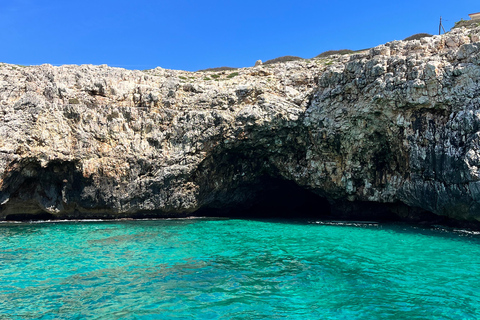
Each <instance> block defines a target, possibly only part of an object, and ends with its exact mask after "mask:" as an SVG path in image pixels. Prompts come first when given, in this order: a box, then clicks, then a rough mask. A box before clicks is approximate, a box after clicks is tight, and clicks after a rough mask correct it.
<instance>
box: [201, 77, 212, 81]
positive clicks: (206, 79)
mask: <svg viewBox="0 0 480 320" xmlns="http://www.w3.org/2000/svg"><path fill="white" fill-rule="evenodd" d="M203 80H205V81H208V80H212V78H209V77H205V78H203Z"/></svg>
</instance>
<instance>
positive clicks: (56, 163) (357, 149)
mask: <svg viewBox="0 0 480 320" xmlns="http://www.w3.org/2000/svg"><path fill="white" fill-rule="evenodd" d="M479 34H480V29H478V28H477V29H468V30H467V29H464V28H460V29H455V30H453V31H452V32H450V33H448V34H445V35H442V36H433V37H429V38H422V39H420V40H412V41H394V42H390V43H387V44H385V45H381V46H378V47H375V48H372V49H370V50H368V51H365V52H362V53H355V54H351V55H343V56H340V55H338V56H331V57H328V58H319V59H311V60H297V61H291V62H286V63H279V64H273V65H259V66H256V67H252V68H244V69H239V70H237V71H235V72H232V71H228V70H227V71H212V72H186V71H175V70H165V69H161V68H156V69H153V70H146V71H131V70H124V69H118V68H110V67H108V66H91V65H82V66H61V67H53V66H50V65H42V66H36V67H18V66H14V65H8V64H2V65H1V66H0V108H1V109H0V134H1V137H2V138H1V140H0V220H11V219H29V218H30V217H39V218H45V217H48V218H59V219H60V218H61V219H64V218H67V219H68V218H71V219H79V218H80V219H81V218H125V217H180V216H188V215H200V214H215V215H244V214H246V213H248V212H249V213H250V214H252V215H253V216H262V215H266V216H271V214H272V212H277V213H278V214H279V215H289V214H291V215H293V216H295V215H297V214H298V212H305V213H307V212H308V215H309V216H313V217H341V218H348V217H353V218H357V216H361V217H365V218H369V217H374V218H379V219H380V218H382V217H384V218H386V219H387V218H388V219H390V218H391V217H401V218H405V219H414V218H415V217H417V218H418V217H421V218H420V219H423V218H425V217H431V216H430V215H431V214H434V215H435V216H438V217H446V218H449V219H456V220H459V221H479V220H480V172H479V170H478V168H479V167H480V151H479V146H480V100H479V93H480V84H479V81H480V42H478V41H479ZM273 214H275V213H273Z"/></svg>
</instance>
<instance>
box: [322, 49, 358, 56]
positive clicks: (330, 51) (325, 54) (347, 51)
mask: <svg viewBox="0 0 480 320" xmlns="http://www.w3.org/2000/svg"><path fill="white" fill-rule="evenodd" d="M354 52H355V51H353V50H350V49H341V50H328V51H325V52H322V53H320V54H319V55H318V56H316V57H315V58H326V57H329V56H333V55H334V54H349V53H354Z"/></svg>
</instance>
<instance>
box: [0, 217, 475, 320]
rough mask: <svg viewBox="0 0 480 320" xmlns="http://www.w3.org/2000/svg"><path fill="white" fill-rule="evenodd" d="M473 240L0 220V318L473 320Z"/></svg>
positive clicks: (208, 222)
mask: <svg viewBox="0 0 480 320" xmlns="http://www.w3.org/2000/svg"><path fill="white" fill-rule="evenodd" d="M479 280H480V235H477V234H475V233H467V232H461V231H451V230H450V231H447V230H445V229H441V228H438V229H434V230H425V229H420V228H412V227H409V226H407V225H401V224H399V225H395V224H391V225H385V224H384V225H376V224H370V225H369V224H355V223H349V224H341V223H340V224H325V223H318V222H315V221H268V220H266V221H249V220H215V219H197V220H160V221H119V222H77V223H72V222H69V223H65V222H64V223H34V224H3V225H0V319H85V318H87V319H285V318H288V319H477V318H478V316H479V315H480V281H479Z"/></svg>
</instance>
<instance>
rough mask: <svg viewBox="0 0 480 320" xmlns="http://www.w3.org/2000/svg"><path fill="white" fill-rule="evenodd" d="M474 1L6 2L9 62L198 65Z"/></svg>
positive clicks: (356, 43)
mask: <svg viewBox="0 0 480 320" xmlns="http://www.w3.org/2000/svg"><path fill="white" fill-rule="evenodd" d="M473 12H480V2H478V0H476V1H473V0H466V1H418V0H417V1H411V0H407V1H400V0H397V1H386V0H382V1H380V0H376V1H374V0H370V1H368V0H367V1H324V0H316V1H309V0H297V1H285V0H276V1H261V0H255V1H254V0H237V1H229V0H197V1H188V0H158V1H155V0H148V1H147V0H128V1H127V0H115V1H113V0H82V1H76V0H0V62H7V63H14V64H22V65H36V64H43V63H50V64H53V65H60V64H108V65H111V66H117V67H124V68H128V69H150V68H154V67H157V66H160V67H162V68H168V69H183V70H190V71H195V70H198V69H204V68H210V67H219V66H232V67H247V66H252V65H253V64H254V63H255V61H256V60H257V59H261V60H263V61H265V60H268V59H273V58H276V57H279V56H284V55H295V56H300V57H303V58H311V57H314V56H316V55H318V54H319V53H321V52H323V51H326V50H332V49H354V50H355V49H363V48H368V47H372V46H376V45H379V44H382V43H385V42H388V41H391V40H401V39H404V38H406V37H408V36H410V35H412V34H415V33H420V32H426V33H431V34H437V33H438V24H439V18H440V16H443V17H444V19H445V20H447V21H445V23H444V25H445V29H446V30H447V31H448V30H449V29H450V28H451V27H452V25H453V23H454V22H455V21H458V20H460V19H462V18H463V19H465V20H467V19H469V17H468V14H469V13H473Z"/></svg>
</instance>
